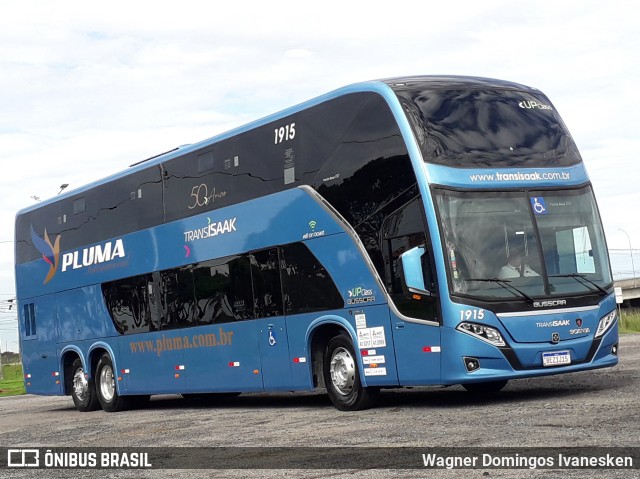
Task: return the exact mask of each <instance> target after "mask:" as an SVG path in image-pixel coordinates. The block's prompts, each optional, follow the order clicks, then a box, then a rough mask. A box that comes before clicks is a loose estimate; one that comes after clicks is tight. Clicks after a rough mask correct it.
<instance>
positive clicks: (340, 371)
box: [323, 334, 379, 411]
mask: <svg viewBox="0 0 640 479" xmlns="http://www.w3.org/2000/svg"><path fill="white" fill-rule="evenodd" d="M323 374H324V383H325V386H326V388H327V394H328V395H329V398H330V399H331V402H332V403H333V405H334V406H335V407H336V409H339V410H340V411H360V410H362V409H367V408H369V407H371V406H372V405H373V404H374V402H375V400H376V399H377V396H378V392H379V390H378V389H377V388H365V387H363V386H362V383H361V382H360V372H359V371H358V363H357V361H356V355H355V353H354V349H353V345H352V343H351V340H350V339H349V337H347V336H346V335H345V334H340V335H338V336H335V337H334V338H332V339H331V340H330V341H329V343H328V344H327V347H326V350H325V355H324V364H323Z"/></svg>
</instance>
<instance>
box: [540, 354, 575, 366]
mask: <svg viewBox="0 0 640 479" xmlns="http://www.w3.org/2000/svg"><path fill="white" fill-rule="evenodd" d="M565 364H571V354H570V353H569V351H554V352H552V353H542V365H543V366H563V365H565Z"/></svg>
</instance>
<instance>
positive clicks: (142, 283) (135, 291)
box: [102, 274, 157, 334]
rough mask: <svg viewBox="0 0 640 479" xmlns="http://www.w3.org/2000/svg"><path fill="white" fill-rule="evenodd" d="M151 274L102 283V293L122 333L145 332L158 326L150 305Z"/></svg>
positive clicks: (115, 324)
mask: <svg viewBox="0 0 640 479" xmlns="http://www.w3.org/2000/svg"><path fill="white" fill-rule="evenodd" d="M151 284H152V283H151V275H148V274H144V275H140V276H133V277H131V278H125V279H121V280H118V281H111V282H109V283H104V284H103V285H102V295H103V297H104V302H105V305H106V306H107V310H108V311H109V315H110V316H111V319H112V321H113V324H114V326H115V327H116V329H117V330H118V332H119V333H120V334H135V333H145V332H147V331H150V330H154V329H156V327H157V323H156V321H154V318H153V316H152V311H151V308H150V307H149V305H150V303H151V300H150V294H151V288H150V285H151Z"/></svg>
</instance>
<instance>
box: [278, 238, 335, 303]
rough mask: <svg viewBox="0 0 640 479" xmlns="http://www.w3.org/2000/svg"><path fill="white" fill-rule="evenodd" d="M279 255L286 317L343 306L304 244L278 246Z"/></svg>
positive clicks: (327, 277)
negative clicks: (279, 247)
mask: <svg viewBox="0 0 640 479" xmlns="http://www.w3.org/2000/svg"><path fill="white" fill-rule="evenodd" d="M281 252H282V262H281V267H282V269H281V272H282V287H283V290H284V306H285V313H286V314H299V313H307V312H310V311H322V310H327V309H340V308H343V307H344V301H343V299H342V296H341V295H340V292H339V291H338V289H337V288H336V285H335V284H334V283H333V280H332V279H331V276H329V273H328V272H327V270H326V269H325V268H324V266H322V265H321V264H320V262H319V261H318V260H317V259H316V257H315V256H314V255H313V253H311V251H309V249H308V248H307V247H306V246H305V245H303V244H302V243H293V244H290V245H286V246H282V247H281Z"/></svg>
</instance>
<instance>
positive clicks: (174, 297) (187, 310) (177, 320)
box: [160, 266, 196, 329]
mask: <svg viewBox="0 0 640 479" xmlns="http://www.w3.org/2000/svg"><path fill="white" fill-rule="evenodd" d="M161 278H162V279H161V281H162V288H161V295H160V304H161V305H162V315H161V322H162V325H161V329H173V328H182V327H185V326H191V325H192V324H193V323H194V321H195V319H196V314H195V309H196V307H195V296H194V291H193V273H192V271H191V267H190V266H183V267H181V268H174V269H170V270H167V271H163V272H162V273H161Z"/></svg>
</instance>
